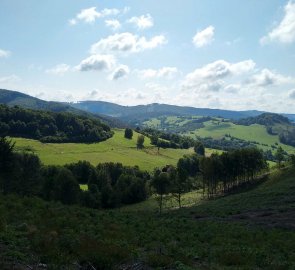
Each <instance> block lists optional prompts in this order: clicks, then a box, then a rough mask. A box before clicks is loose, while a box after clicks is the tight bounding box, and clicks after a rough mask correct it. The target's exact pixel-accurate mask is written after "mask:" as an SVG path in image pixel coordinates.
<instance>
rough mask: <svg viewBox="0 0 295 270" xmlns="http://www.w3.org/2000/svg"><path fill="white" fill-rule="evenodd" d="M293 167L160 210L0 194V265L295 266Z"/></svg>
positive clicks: (150, 206)
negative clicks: (245, 186)
mask: <svg viewBox="0 0 295 270" xmlns="http://www.w3.org/2000/svg"><path fill="white" fill-rule="evenodd" d="M294 175H295V172H294V170H293V171H291V170H289V171H288V170H286V171H280V172H277V173H275V174H273V175H272V176H271V177H270V179H269V180H267V181H266V182H264V183H262V184H260V185H259V186H256V187H254V188H253V189H251V190H248V191H246V192H242V193H239V194H235V195H230V196H227V197H223V198H219V199H216V200H211V201H207V200H202V197H201V194H200V193H198V192H195V193H190V194H187V195H186V196H185V197H184V200H187V202H188V205H190V204H191V205H190V206H189V207H185V208H182V209H180V210H178V209H175V208H172V209H170V210H169V211H167V210H166V211H165V212H164V214H163V215H162V216H161V217H160V216H159V215H158V214H157V204H156V201H155V199H154V198H152V199H150V200H148V201H146V202H144V203H141V204H138V205H133V206H128V207H123V208H121V209H115V210H104V211H98V210H91V209H86V208H80V207H75V206H71V207H69V206H64V205H61V204H59V203H54V202H44V201H42V200H40V199H37V198H35V199H34V198H32V199H31V198H18V197H17V196H14V195H10V196H3V195H1V194H0V206H1V207H0V213H1V215H0V246H1V252H0V267H2V266H3V265H4V264H2V265H1V263H3V262H4V259H3V258H5V260H6V261H7V260H9V258H13V259H14V261H16V259H15V258H17V260H18V261H21V262H23V263H25V264H28V265H30V263H32V261H34V260H35V261H37V262H38V261H41V262H43V263H48V262H50V263H53V264H54V266H55V268H54V269H62V268H65V269H67V268H68V267H66V265H67V264H70V265H71V262H81V261H82V262H83V261H84V262H85V261H90V262H91V263H92V264H93V265H95V267H96V268H97V269H134V268H132V267H135V266H137V267H138V269H141V267H143V268H144V267H150V268H148V269H175V270H181V269H186V270H192V269H202V270H205V269H206V270H207V269H244V270H246V269H273V270H277V269H286V270H287V269H294V268H295V250H294V243H295V230H294V228H295V211H294V207H295V192H294V190H295V181H294ZM167 203H168V202H167ZM171 206H173V202H172V201H171ZM123 265H124V267H125V268H124V267H123ZM1 269H3V267H2V268H1Z"/></svg>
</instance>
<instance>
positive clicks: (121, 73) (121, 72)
mask: <svg viewBox="0 0 295 270" xmlns="http://www.w3.org/2000/svg"><path fill="white" fill-rule="evenodd" d="M129 73H130V70H129V67H128V66H126V65H120V66H119V67H117V68H116V69H115V70H114V72H113V73H112V74H111V76H110V79H111V80H118V79H120V78H123V77H126V76H127V75H128V74H129Z"/></svg>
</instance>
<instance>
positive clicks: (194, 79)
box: [183, 60, 255, 88]
mask: <svg viewBox="0 0 295 270" xmlns="http://www.w3.org/2000/svg"><path fill="white" fill-rule="evenodd" d="M254 67H255V62H254V61H253V60H245V61H241V62H237V63H229V62H227V61H225V60H218V61H215V62H213V63H210V64H207V65H205V66H203V67H201V68H198V69H195V70H194V71H193V72H191V73H189V74H187V75H186V78H185V81H184V84H183V86H184V87H185V88H191V87H192V88H194V87H196V86H199V85H200V84H203V83H211V84H212V82H213V81H217V80H220V79H223V78H225V77H227V76H230V75H241V74H243V73H247V72H250V71H252V70H254Z"/></svg>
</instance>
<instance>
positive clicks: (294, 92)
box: [288, 89, 295, 99]
mask: <svg viewBox="0 0 295 270" xmlns="http://www.w3.org/2000/svg"><path fill="white" fill-rule="evenodd" d="M288 96H289V98H291V99H295V89H293V90H290V91H289V93H288Z"/></svg>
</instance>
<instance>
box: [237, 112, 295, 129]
mask: <svg viewBox="0 0 295 270" xmlns="http://www.w3.org/2000/svg"><path fill="white" fill-rule="evenodd" d="M237 123H238V124H239V125H245V126H250V125H253V124H259V125H264V126H273V125H275V124H290V120H289V119H288V118H287V117H285V116H283V115H280V114H276V113H262V114H260V115H258V116H255V117H248V118H244V119H241V120H238V121H237Z"/></svg>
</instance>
